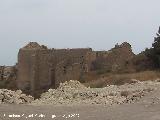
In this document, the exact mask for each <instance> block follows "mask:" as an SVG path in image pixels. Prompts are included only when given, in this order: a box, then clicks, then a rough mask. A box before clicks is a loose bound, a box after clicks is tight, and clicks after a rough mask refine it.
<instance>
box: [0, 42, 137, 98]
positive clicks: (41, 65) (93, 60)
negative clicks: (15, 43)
mask: <svg viewBox="0 0 160 120" xmlns="http://www.w3.org/2000/svg"><path fill="white" fill-rule="evenodd" d="M133 56H135V55H134V53H133V52H132V49H131V45H130V44H129V43H126V42H124V43H122V44H121V45H116V46H115V48H113V49H111V50H109V51H93V50H92V49H91V48H77V49H48V48H47V47H46V46H44V45H39V44H38V43H36V42H30V43H29V44H28V45H26V46H24V47H23V48H21V49H20V50H19V53H18V63H17V65H16V66H14V67H13V68H14V72H13V71H12V72H11V73H12V74H13V75H10V74H8V75H9V76H10V77H9V76H8V77H6V78H5V76H4V67H2V68H3V69H1V68H0V75H1V78H0V81H2V80H1V79H2V78H3V79H4V78H5V79H13V78H14V80H15V81H14V83H15V84H16V86H15V87H16V88H17V89H20V90H22V91H24V92H25V93H27V94H31V95H32V96H35V97H39V96H40V94H41V93H43V92H45V91H47V90H48V89H50V88H53V89H55V88H57V87H58V86H59V85H60V83H63V82H65V81H69V80H78V81H80V82H81V81H83V80H84V79H85V76H86V75H87V74H88V73H90V72H92V71H96V70H105V72H106V71H109V72H115V71H121V70H124V69H126V67H127V65H128V61H129V60H130V59H131V58H132V57H133ZM11 68H12V67H11ZM6 76H7V75H6ZM11 76H12V77H11Z"/></svg>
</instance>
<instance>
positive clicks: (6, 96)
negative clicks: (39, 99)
mask: <svg viewBox="0 0 160 120" xmlns="http://www.w3.org/2000/svg"><path fill="white" fill-rule="evenodd" d="M33 100H34V98H33V97H32V96H27V95H25V94H22V91H21V90H17V91H11V90H7V89H0V103H1V104H5V103H7V104H26V103H31V102H32V101H33Z"/></svg>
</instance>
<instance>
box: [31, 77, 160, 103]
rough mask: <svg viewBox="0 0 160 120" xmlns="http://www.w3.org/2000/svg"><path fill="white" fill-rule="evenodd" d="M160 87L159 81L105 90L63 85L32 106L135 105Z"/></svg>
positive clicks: (73, 82) (74, 82)
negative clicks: (134, 103)
mask: <svg viewBox="0 0 160 120" xmlns="http://www.w3.org/2000/svg"><path fill="white" fill-rule="evenodd" d="M158 87H160V82H158V81H144V82H140V81H133V83H131V84H124V85H121V86H116V85H108V86H107V87H105V88H87V87H85V86H84V85H82V84H81V83H80V82H78V81H74V80H70V81H68V82H65V83H61V84H60V86H59V87H58V88H57V89H49V90H48V92H46V93H43V94H42V95H41V98H40V99H36V100H35V101H33V102H32V103H31V104H32V105H37V104H39V105H43V104H44V105H45V104H52V105H61V104H62V105H69V104H101V105H113V104H124V103H133V102H135V101H137V100H139V99H140V98H141V97H143V96H145V95H146V94H147V93H149V92H152V91H153V90H155V89H157V88H158Z"/></svg>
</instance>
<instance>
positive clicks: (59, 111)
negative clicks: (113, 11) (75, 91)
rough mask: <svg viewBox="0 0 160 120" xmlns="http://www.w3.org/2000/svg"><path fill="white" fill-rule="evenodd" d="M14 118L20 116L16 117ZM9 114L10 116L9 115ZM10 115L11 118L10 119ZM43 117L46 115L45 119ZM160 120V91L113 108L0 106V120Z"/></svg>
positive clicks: (91, 106)
mask: <svg viewBox="0 0 160 120" xmlns="http://www.w3.org/2000/svg"><path fill="white" fill-rule="evenodd" d="M13 114H14V115H21V116H20V118H17V117H18V116H17V117H16V116H14V117H13ZM9 115H10V116H9ZM11 115H12V116H11ZM44 115H45V116H44ZM25 119H26V120H52V119H54V120H160V89H158V90H156V91H153V92H152V93H149V94H148V95H146V96H144V97H143V98H142V99H141V100H140V101H138V102H136V103H134V104H123V105H116V106H111V107H107V106H102V105H74V106H73V105H72V106H51V105H45V106H31V105H0V120H25Z"/></svg>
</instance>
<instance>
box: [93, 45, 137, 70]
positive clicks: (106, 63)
mask: <svg viewBox="0 0 160 120" xmlns="http://www.w3.org/2000/svg"><path fill="white" fill-rule="evenodd" d="M96 54H97V59H96V61H94V67H95V68H94V69H95V70H96V69H97V70H98V69H102V70H104V71H105V72H119V71H123V70H125V69H126V67H127V64H128V62H129V60H130V59H132V58H133V56H135V55H134V53H133V52H132V49H131V45H130V44H129V43H126V42H124V43H122V44H121V45H116V46H115V47H114V48H112V49H111V50H109V51H98V52H96Z"/></svg>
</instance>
